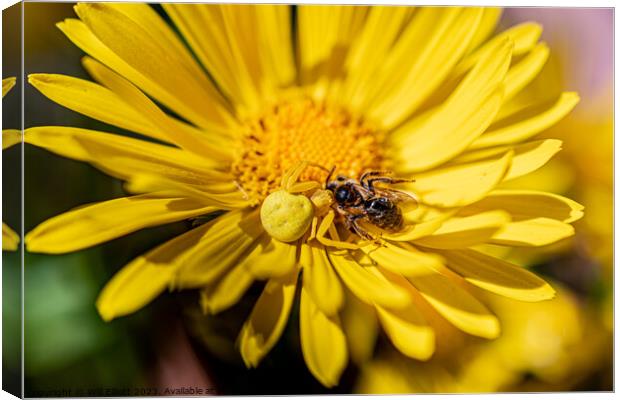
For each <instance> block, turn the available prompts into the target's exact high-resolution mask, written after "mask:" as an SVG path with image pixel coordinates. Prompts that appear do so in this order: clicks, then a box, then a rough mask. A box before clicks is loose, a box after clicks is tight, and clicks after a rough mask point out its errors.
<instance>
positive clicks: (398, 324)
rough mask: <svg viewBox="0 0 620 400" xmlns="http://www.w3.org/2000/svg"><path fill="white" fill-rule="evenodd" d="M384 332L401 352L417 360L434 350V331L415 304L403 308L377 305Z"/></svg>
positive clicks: (429, 355) (424, 358)
mask: <svg viewBox="0 0 620 400" xmlns="http://www.w3.org/2000/svg"><path fill="white" fill-rule="evenodd" d="M377 315H378V316H379V320H380V321H381V325H382V326H383V329H384V330H385V333H386V334H387V335H388V337H389V338H390V340H391V342H392V343H393V344H394V347H396V348H397V349H398V350H399V351H400V352H401V353H403V354H404V355H406V356H407V357H411V358H415V359H417V360H423V361H425V360H428V359H429V358H430V357H431V356H432V355H433V352H434V351H435V333H434V332H433V329H432V328H431V327H430V326H428V324H427V323H426V321H425V320H424V317H423V316H422V314H421V313H420V312H419V311H418V310H417V309H416V308H415V306H413V305H412V306H411V307H407V308H406V309H403V310H388V309H386V308H383V307H379V306H378V307H377Z"/></svg>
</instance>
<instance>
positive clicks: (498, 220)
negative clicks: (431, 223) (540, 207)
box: [415, 210, 510, 249]
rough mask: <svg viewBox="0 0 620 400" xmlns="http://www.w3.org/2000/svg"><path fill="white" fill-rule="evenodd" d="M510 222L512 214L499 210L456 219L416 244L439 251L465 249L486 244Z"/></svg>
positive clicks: (452, 219) (448, 221)
mask: <svg viewBox="0 0 620 400" xmlns="http://www.w3.org/2000/svg"><path fill="white" fill-rule="evenodd" d="M508 222H510V214H508V213H506V212H504V211H499V210H498V211H487V212H482V213H480V214H474V215H471V216H469V217H463V218H459V217H454V218H451V219H449V220H447V221H446V222H444V224H443V225H442V226H441V228H439V229H438V230H436V231H435V232H433V234H432V235H429V236H425V237H422V238H420V239H417V240H416V241H415V243H416V244H420V245H422V246H427V247H432V248H438V249H463V248H466V247H470V246H474V245H477V244H481V243H484V242H486V241H487V240H489V239H490V238H491V237H492V236H493V234H494V233H495V232H497V231H498V230H499V229H500V228H501V227H502V226H504V225H506V224H507V223H508Z"/></svg>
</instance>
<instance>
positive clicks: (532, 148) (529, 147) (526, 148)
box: [453, 139, 562, 181]
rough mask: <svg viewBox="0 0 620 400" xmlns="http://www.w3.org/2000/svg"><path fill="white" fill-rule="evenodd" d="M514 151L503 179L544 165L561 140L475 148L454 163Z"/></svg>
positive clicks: (558, 147) (517, 175)
mask: <svg viewBox="0 0 620 400" xmlns="http://www.w3.org/2000/svg"><path fill="white" fill-rule="evenodd" d="M511 149H512V150H513V151H514V155H513V157H512V162H511V165H510V168H509V169H508V173H506V176H504V181H508V180H511V179H515V178H519V177H521V176H523V175H527V174H529V173H530V172H534V171H536V170H537V169H539V168H541V167H542V166H543V165H545V164H546V163H547V162H548V161H549V160H550V159H551V158H552V157H553V156H554V155H555V154H556V153H557V152H559V151H560V150H561V149H562V141H561V140H557V139H546V140H535V141H532V142H527V143H524V144H520V145H517V146H512V145H507V146H498V147H491V148H488V149H482V150H475V151H471V152H468V153H465V154H463V155H462V156H461V157H458V158H456V159H455V160H453V161H454V163H455V164H460V163H462V162H471V161H474V160H481V159H484V158H487V157H492V156H496V155H499V154H504V153H505V152H507V151H509V150H511Z"/></svg>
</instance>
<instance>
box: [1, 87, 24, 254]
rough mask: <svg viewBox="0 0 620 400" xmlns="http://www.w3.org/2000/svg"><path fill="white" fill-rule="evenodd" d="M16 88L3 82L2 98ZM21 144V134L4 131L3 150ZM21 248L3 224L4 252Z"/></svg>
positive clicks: (15, 235)
mask: <svg viewBox="0 0 620 400" xmlns="http://www.w3.org/2000/svg"><path fill="white" fill-rule="evenodd" d="M13 86H15V78H6V79H3V80H2V98H3V99H4V96H5V95H6V94H7V93H8V92H9V91H10V90H11V89H12V88H13ZM20 142H21V132H20V131H19V130H17V129H3V130H2V150H4V149H7V148H9V147H11V146H13V145H15V144H17V143H20ZM18 246H19V235H18V234H17V233H16V232H15V231H14V230H13V229H11V228H10V227H9V226H8V225H7V224H5V223H4V222H2V250H9V251H15V250H17V247H18Z"/></svg>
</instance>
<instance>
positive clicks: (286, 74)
mask: <svg viewBox="0 0 620 400" xmlns="http://www.w3.org/2000/svg"><path fill="white" fill-rule="evenodd" d="M163 9H164V10H165V12H166V13H167V15H168V16H169V17H170V19H171V20H172V23H173V24H174V25H175V27H176V28H177V29H178V32H179V33H180V35H181V36H182V39H183V40H181V38H180V37H179V36H178V35H177V33H176V32H175V30H173V28H172V27H171V26H169V25H168V24H167V23H166V22H165V21H164V20H163V19H162V18H161V17H160V16H159V15H158V14H157V13H156V12H155V11H154V10H153V9H152V8H150V7H149V6H148V5H145V4H118V3H86V4H78V5H77V6H76V7H75V10H76V12H77V14H78V16H79V19H67V20H65V21H63V22H61V23H59V24H58V27H59V28H60V29H61V30H62V31H63V32H64V33H65V34H66V35H67V36H68V37H69V39H71V40H72V41H73V42H74V43H75V44H76V45H77V46H79V47H80V48H81V49H82V50H84V51H85V52H86V53H87V54H88V55H89V56H87V57H85V58H84V60H83V64H84V67H85V68H86V69H87V70H88V72H89V73H90V74H91V75H92V76H93V78H94V79H95V80H96V81H97V82H98V83H94V82H90V81H86V80H82V79H77V78H73V77H69V76H63V75H55V74H33V75H30V76H29V82H30V83H31V84H32V85H33V86H35V87H36V88H37V89H38V90H39V91H40V92H41V93H42V94H43V95H45V96H47V97H48V98H50V99H51V100H53V101H55V102H57V103H59V104H61V105H63V106H65V107H68V108H70V109H72V110H74V111H77V112H79V113H82V114H84V115H87V116H89V117H92V118H95V119H98V120H100V121H103V122H106V123H109V124H111V125H114V126H117V127H119V128H123V129H126V130H129V131H132V132H135V133H137V134H139V135H141V136H142V137H143V139H135V138H130V137H127V136H121V135H116V134H110V133H104V132H95V131H90V130H85V129H79V128H72V127H59V126H50V127H35V128H30V129H28V130H27V131H26V141H27V142H28V143H31V144H33V145H36V146H39V147H42V148H45V149H47V150H49V151H52V152H54V153H57V154H60V155H62V156H65V157H70V158H74V159H77V160H81V161H85V162H89V163H91V164H93V165H94V166H96V167H98V168H100V169H102V170H103V171H105V172H106V173H108V174H110V175H112V176H115V177H117V178H119V179H122V180H124V181H126V182H127V185H126V188H127V190H128V191H130V192H131V193H132V194H133V195H132V196H129V197H123V198H119V199H114V200H110V201H106V202H102V203H97V204H93V205H88V206H83V207H80V208H78V209H75V210H71V211H68V212H67V213H65V214H62V215H60V216H57V217H54V218H51V219H49V220H48V221H45V222H43V223H42V224H41V225H39V226H38V227H36V228H35V229H34V230H32V231H31V232H30V233H29V234H28V235H27V237H26V245H27V248H28V250H29V251H33V252H42V253H64V252H69V251H75V250H79V249H83V248H86V247H89V246H93V245H96V244H99V243H102V242H105V241H107V240H110V239H113V238H116V237H119V236H122V235H125V234H128V233H130V232H134V231H136V230H139V229H142V228H145V227H150V226H154V225H159V224H164V223H169V222H172V221H178V220H184V219H189V218H194V217H199V216H203V215H206V214H210V213H213V212H215V211H220V212H222V211H223V213H221V214H219V215H218V216H217V217H216V218H214V219H213V220H211V221H210V222H208V223H206V224H203V225H201V226H199V227H196V228H194V229H192V230H190V231H189V232H187V233H185V234H183V235H180V236H179V237H177V238H175V239H173V240H171V241H169V242H167V243H164V244H162V245H161V246H159V247H157V248H155V249H154V250H151V251H150V252H148V253H146V254H145V255H142V256H140V257H138V258H137V259H135V260H134V261H132V262H131V263H129V264H128V265H127V266H125V267H124V268H123V269H121V270H120V271H119V272H118V273H117V274H116V275H115V276H114V277H113V278H112V280H111V281H110V282H109V283H108V285H107V286H106V287H105V288H104V289H103V291H102V293H101V295H100V297H99V299H98V301H97V307H98V310H99V312H100V314H101V316H102V317H103V318H104V319H105V320H111V319H113V318H115V317H118V316H122V315H127V314H129V313H132V312H134V311H136V310H137V309H139V308H141V307H143V306H145V305H146V304H147V303H149V302H150V301H151V300H152V299H153V298H155V297H156V296H158V295H159V294H161V293H162V292H163V291H165V290H166V289H169V290H179V289H193V288H200V289H201V290H202V305H203V307H204V310H205V311H206V312H211V313H216V312H220V311H222V310H224V309H226V308H228V307H230V306H231V305H233V304H235V303H236V302H237V301H238V300H239V299H240V298H241V296H242V295H243V294H244V293H245V291H246V290H247V289H248V288H249V287H250V285H252V284H253V282H255V281H256V280H261V281H266V284H265V288H264V290H263V292H262V295H261V296H260V298H259V299H258V300H257V302H256V304H255V306H254V309H253V311H252V313H251V315H250V316H249V318H248V320H247V322H246V323H245V325H244V327H243V328H242V330H241V332H240V334H239V347H240V352H241V355H242V357H243V359H244V361H245V363H246V365H247V366H248V367H254V366H256V365H258V364H259V362H260V361H261V359H262V358H263V357H264V356H265V355H266V354H267V353H268V352H269V351H270V349H271V348H272V347H273V346H274V344H275V343H276V342H277V341H278V339H279V337H280V335H281V334H282V331H283V329H284V327H285V325H286V323H287V321H288V317H289V314H290V311H291V307H292V305H293V304H294V297H295V295H296V292H300V298H301V300H300V340H301V347H302V351H303V356H304V359H305V361H306V364H307V366H308V368H309V370H310V371H311V372H312V374H313V375H314V376H315V377H316V378H317V379H318V380H319V381H320V382H321V383H322V384H323V385H325V386H333V385H335V384H337V383H338V380H339V377H340V374H341V373H342V371H343V369H344V367H345V366H346V364H347V360H348V358H349V354H351V356H352V357H354V356H355V354H356V353H357V352H358V347H360V348H361V347H363V346H359V344H358V342H357V336H356V335H358V333H359V332H358V331H355V332H352V331H351V329H353V330H355V327H359V326H360V324H361V328H360V329H364V327H366V326H369V327H370V325H368V324H372V323H373V322H372V321H375V322H376V323H377V324H380V325H381V326H382V327H383V330H384V331H385V332H386V334H387V336H388V337H389V338H390V339H391V340H392V342H393V343H394V345H395V346H396V347H397V348H398V349H399V350H400V351H401V352H402V353H404V354H406V355H407V356H410V357H413V358H417V359H421V360H425V359H428V358H429V357H431V355H432V354H433V352H434V350H435V337H436V334H437V335H439V333H440V332H437V331H436V329H435V328H433V325H431V324H430V322H429V321H430V320H431V319H433V318H438V315H441V316H442V317H443V318H445V319H446V320H447V321H449V322H450V323H451V324H454V326H456V327H458V328H459V329H461V330H463V331H464V332H467V333H469V334H472V335H476V336H480V337H483V338H494V337H497V336H498V335H499V332H500V328H499V323H498V320H497V318H496V317H495V316H494V315H493V313H492V312H491V311H489V309H488V308H487V307H486V306H485V305H484V304H483V303H482V302H481V301H479V300H478V299H477V298H476V297H475V296H474V295H472V294H471V293H470V290H469V289H470V288H471V286H470V285H474V286H478V287H481V288H483V289H485V290H488V291H491V292H494V293H497V294H499V295H502V296H506V297H509V298H513V299H516V300H521V301H530V302H534V301H540V300H545V299H549V298H552V297H553V295H554V291H553V289H552V288H551V287H550V286H549V285H548V284H547V283H546V282H544V281H543V280H542V279H540V278H539V277H537V276H536V275H534V274H532V273H530V272H528V271H527V270H525V269H522V268H520V267H519V266H516V265H513V264H510V263H508V262H505V261H502V260H499V259H496V258H493V257H490V256H488V255H485V254H483V253H481V252H479V251H477V250H476V249H475V246H476V245H480V244H485V243H492V244H497V245H500V246H517V247H519V246H540V245H545V244H549V243H552V242H555V241H558V240H560V239H562V238H565V237H567V236H570V235H572V234H573V233H574V230H573V228H572V226H571V225H570V223H571V222H573V221H575V220H576V219H578V218H580V217H581V215H582V211H581V210H582V207H581V206H580V205H578V204H577V203H575V202H573V201H571V200H569V199H567V198H564V197H561V196H557V195H552V194H548V193H544V192H535V191H528V190H525V189H518V190H514V189H512V190H502V189H501V185H502V183H503V182H505V181H509V180H512V179H515V178H517V177H519V176H522V175H525V174H527V173H529V172H532V171H534V170H536V169H537V168H539V167H541V166H542V165H544V164H545V163H546V162H547V161H548V160H549V159H550V158H551V157H552V156H553V155H554V154H555V153H556V152H557V151H559V150H560V145H561V142H560V141H558V140H553V139H548V140H529V139H530V138H532V137H533V136H534V135H536V134H537V133H539V132H541V131H543V130H544V129H546V128H547V127H549V126H551V125H553V124H554V123H555V122H556V121H558V120H559V119H561V118H562V117H563V116H564V115H566V114H567V113H568V112H569V111H570V110H571V109H572V108H573V107H574V105H575V104H576V103H577V101H578V98H577V95H576V94H575V93H563V94H562V95H561V96H560V97H559V98H558V99H556V101H555V102H553V103H552V104H547V103H545V104H523V103H522V102H520V98H519V92H520V91H521V89H522V88H524V87H525V86H526V85H527V84H528V83H529V82H530V81H531V80H532V79H533V78H534V77H535V76H536V74H537V73H538V71H539V70H540V69H541V68H542V66H543V64H544V63H545V60H546V58H547V56H548V49H547V47H546V46H545V45H544V44H542V43H538V38H539V36H540V33H541V29H540V27H539V26H538V25H536V24H531V23H528V24H522V25H519V26H515V27H514V28H511V29H509V30H507V31H505V32H503V33H501V34H499V35H497V36H495V37H493V38H491V39H490V40H487V39H488V37H489V36H490V35H491V33H492V31H493V30H494V27H495V24H496V22H497V19H498V17H499V15H500V11H499V10H498V9H495V8H454V7H448V8H413V7H374V6H373V7H357V6H298V7H289V6H283V5H199V4H164V5H163ZM185 43H187V46H188V47H189V48H188V47H186V45H185ZM190 50H191V52H190ZM194 55H195V57H194ZM155 101H156V102H157V103H156V102H155ZM332 166H335V168H336V173H339V174H343V175H346V176H348V177H350V178H352V179H358V178H359V177H360V175H361V174H362V173H364V172H366V171H372V170H390V171H393V172H394V176H397V177H399V178H404V179H414V180H415V181H414V182H409V183H404V184H401V185H399V186H398V188H399V189H401V190H403V191H406V192H408V193H411V194H412V195H415V196H416V197H417V198H418V201H419V207H417V208H416V209H413V210H411V209H405V208H404V207H403V213H404V214H403V219H404V221H405V222H404V225H403V227H402V229H400V230H397V231H395V232H382V233H378V232H377V230H376V229H375V227H373V226H369V225H368V224H366V225H365V228H367V229H368V230H370V231H372V232H374V233H373V236H374V237H375V238H376V240H374V241H371V242H369V241H368V240H366V239H362V238H360V237H359V236H358V235H356V234H352V233H351V232H350V231H349V230H347V229H344V226H343V225H344V223H343V220H342V218H341V217H340V215H339V213H338V210H337V207H336V206H335V204H334V203H333V200H332V199H331V198H330V195H329V193H328V191H326V190H325V187H324V186H323V182H324V181H325V180H326V178H327V173H326V171H325V169H329V168H331V167H332ZM300 276H301V279H299V277H300ZM369 330H371V329H370V328H369Z"/></svg>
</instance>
